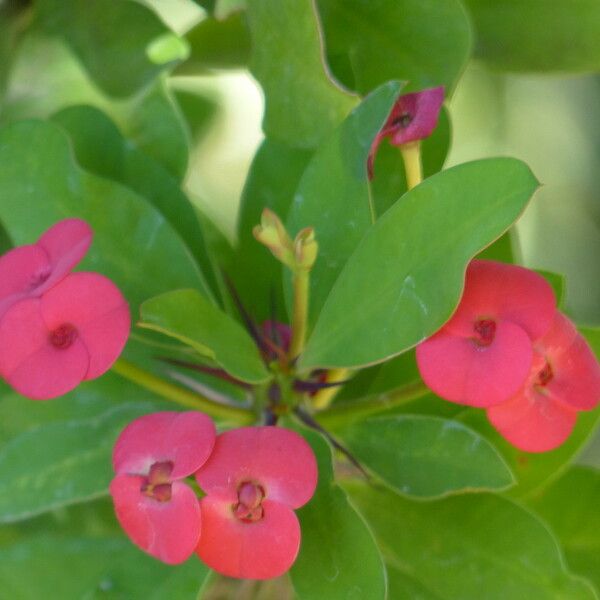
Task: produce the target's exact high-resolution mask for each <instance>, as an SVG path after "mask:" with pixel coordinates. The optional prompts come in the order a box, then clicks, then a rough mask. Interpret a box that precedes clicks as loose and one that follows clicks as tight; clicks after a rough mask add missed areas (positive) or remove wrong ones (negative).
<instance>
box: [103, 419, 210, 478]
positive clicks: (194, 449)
mask: <svg viewBox="0 0 600 600" xmlns="http://www.w3.org/2000/svg"><path fill="white" fill-rule="evenodd" d="M214 444H215V426H214V423H213V422H212V420H211V419H210V418H209V417H207V416H206V415H204V414H202V413H199V412H197V411H190V412H157V413H153V414H150V415H144V416H143V417H139V418H137V419H135V421H132V422H131V423H129V425H127V427H125V429H124V430H123V431H122V432H121V435H120V436H119V438H118V439H117V442H116V443H115V447H114V450H113V467H114V469H115V472H116V473H118V474H121V473H132V474H133V473H137V474H144V475H145V474H147V473H148V470H149V469H150V466H151V465H152V464H153V463H155V462H165V461H170V462H172V463H173V470H172V472H171V479H172V480H173V479H180V478H182V477H187V476H188V475H191V474H192V473H193V472H194V471H196V470H197V469H198V468H199V467H201V466H202V465H203V464H204V462H205V461H206V460H207V459H208V457H209V456H210V453H211V452H212V449H213V446H214Z"/></svg>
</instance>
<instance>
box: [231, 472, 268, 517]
mask: <svg viewBox="0 0 600 600" xmlns="http://www.w3.org/2000/svg"><path fill="white" fill-rule="evenodd" d="M237 494H238V503H237V504H234V505H233V514H234V515H235V516H236V517H237V518H238V519H239V520H240V521H242V522H243V523H254V522H256V521H260V519H262V518H263V515H264V513H265V511H264V508H263V507H262V501H263V500H264V498H265V490H264V489H263V488H262V486H260V485H258V484H256V483H253V482H252V481H244V482H243V483H241V484H240V485H239V486H238V490H237Z"/></svg>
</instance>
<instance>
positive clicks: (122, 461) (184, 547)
mask: <svg viewBox="0 0 600 600" xmlns="http://www.w3.org/2000/svg"><path fill="white" fill-rule="evenodd" d="M214 443H215V426H214V424H213V422H212V421H211V420H210V418H209V417H207V416H206V415H203V414H202V413H199V412H182V413H180V412H159V413H154V414H151V415H145V416H143V417H140V418H138V419H136V420H135V421H133V422H132V423H130V424H129V425H128V426H127V427H126V428H125V429H124V430H123V432H122V433H121V435H120V436H119V438H118V440H117V442H116V444H115V448H114V452H113V467H114V470H115V473H116V474H117V475H116V477H115V478H114V479H113V481H112V483H111V484H110V493H111V495H112V497H113V501H114V504H115V512H116V514H117V519H118V520H119V523H120V524H121V527H123V529H124V530H125V531H126V533H127V535H128V536H129V537H130V538H131V540H132V541H133V542H134V543H135V544H137V545H138V546H139V547H140V548H141V549H142V550H144V551H145V552H147V553H148V554H151V555H152V556H154V557H156V558H158V559H160V560H162V561H163V562H166V563H169V564H177V563H181V562H183V561H185V560H187V559H188V558H189V557H190V556H191V555H192V553H193V552H194V549H195V548H196V545H197V544H198V539H199V537H200V529H201V516H200V506H199V503H198V498H197V497H196V494H195V493H194V491H193V490H192V488H190V487H189V486H188V485H186V484H185V483H183V482H182V481H181V480H182V479H183V478H184V477H187V476H189V475H191V474H192V473H193V472H194V471H196V470H197V469H198V468H199V467H201V466H202V465H203V464H204V462H205V461H206V460H207V458H208V457H209V456H210V453H211V451H212V449H213V446H214Z"/></svg>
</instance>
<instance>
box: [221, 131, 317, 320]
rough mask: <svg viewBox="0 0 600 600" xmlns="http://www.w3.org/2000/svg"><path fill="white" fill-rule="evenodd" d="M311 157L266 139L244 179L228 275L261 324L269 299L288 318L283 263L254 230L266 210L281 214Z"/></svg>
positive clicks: (288, 204) (266, 314) (286, 209)
mask: <svg viewBox="0 0 600 600" xmlns="http://www.w3.org/2000/svg"><path fill="white" fill-rule="evenodd" d="M310 156H311V153H310V152H308V151H306V150H299V149H295V148H292V147H290V146H287V145H285V144H282V143H280V142H276V141H274V140H272V139H270V138H266V139H265V140H264V141H263V143H262V144H261V146H260V148H259V149H258V152H257V153H256V156H255V157H254V161H253V162H252V166H251V168H250V173H249V175H248V179H247V180H246V185H245V187H244V193H243V195H242V201H241V206H240V217H239V222H238V239H239V242H238V246H237V248H236V253H235V257H234V261H233V263H232V264H231V265H230V267H231V268H230V269H229V271H230V272H229V271H228V273H229V275H230V276H231V277H232V279H233V280H234V282H235V286H236V288H237V290H238V292H239V294H240V296H241V299H242V302H243V303H244V305H245V306H246V307H247V308H248V310H249V311H250V313H251V314H252V316H253V317H254V318H255V319H256V320H257V321H259V322H260V321H264V320H265V319H268V318H269V317H270V316H271V315H270V312H271V307H270V304H271V298H272V299H273V303H274V309H275V315H276V317H277V318H278V319H279V320H280V321H283V322H285V321H287V316H286V311H285V306H284V300H283V285H282V283H281V271H282V270H281V263H279V262H278V261H277V260H276V259H275V258H274V257H273V255H272V254H271V253H270V252H269V251H268V250H267V249H266V248H265V247H264V246H263V245H262V244H259V243H258V242H257V241H256V239H255V238H254V236H253V235H252V228H253V227H254V226H255V225H258V223H260V215H261V213H262V211H263V209H264V208H270V209H271V210H272V211H274V212H275V213H276V214H278V215H279V216H280V217H281V218H284V217H285V215H286V214H287V212H288V210H289V207H290V205H291V204H292V199H293V197H294V193H295V190H296V187H297V185H298V181H299V180H300V177H301V175H302V173H303V171H304V169H305V167H306V164H307V162H308V160H309V158H310Z"/></svg>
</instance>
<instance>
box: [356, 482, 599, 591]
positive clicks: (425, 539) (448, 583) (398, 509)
mask: <svg viewBox="0 0 600 600" xmlns="http://www.w3.org/2000/svg"><path fill="white" fill-rule="evenodd" d="M348 489H349V491H350V492H351V495H352V498H353V500H354V501H355V502H357V504H358V507H359V508H360V510H361V511H362V512H363V514H364V515H365V517H366V519H367V521H368V522H369V524H370V525H371V527H372V528H373V530H374V533H375V536H376V538H377V540H378V542H379V545H380V547H381V548H382V551H383V554H384V557H385V559H386V562H387V563H388V564H389V565H390V567H391V570H392V573H393V574H394V575H393V576H392V577H391V578H390V584H391V585H390V598H424V599H426V600H430V599H431V600H465V599H466V598H469V599H471V598H473V599H475V598H482V594H484V596H483V597H485V599H486V600H506V599H508V598H510V600H532V599H533V598H535V600H557V599H558V598H560V599H564V600H567V599H568V600H594V599H595V598H596V595H595V593H594V591H593V590H592V588H591V587H590V586H589V585H588V584H587V583H586V582H584V581H582V580H580V579H577V578H575V577H574V576H572V575H571V574H570V573H569V572H568V571H567V569H566V566H565V563H564V560H563V557H562V555H561V551H560V549H559V546H558V543H557V541H556V540H555V539H554V537H553V536H552V534H551V533H550V531H548V529H547V528H546V527H545V526H544V525H543V524H542V522H541V521H539V520H538V519H537V518H536V517H535V516H534V515H532V514H531V513H529V512H528V511H526V510H524V509H523V508H521V507H520V506H518V505H516V504H513V503H512V502H510V501H509V500H506V499H503V498H501V497H498V496H494V495H491V494H466V495H462V496H455V497H452V498H447V499H445V500H439V501H437V502H413V501H410V500H405V499H403V498H401V497H400V496H398V495H396V494H394V493H393V492H391V491H387V490H383V489H376V488H373V487H367V486H364V485H358V484H356V485H352V486H348ZM416 592H418V595H415V594H416Z"/></svg>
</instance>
